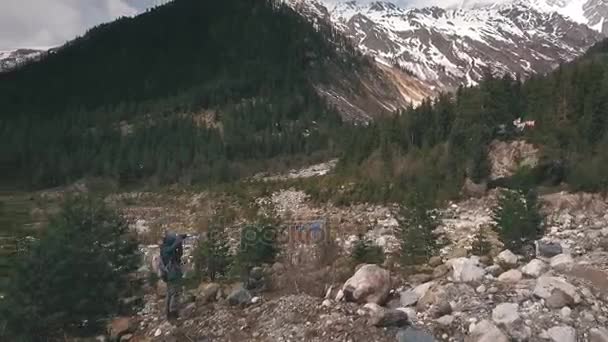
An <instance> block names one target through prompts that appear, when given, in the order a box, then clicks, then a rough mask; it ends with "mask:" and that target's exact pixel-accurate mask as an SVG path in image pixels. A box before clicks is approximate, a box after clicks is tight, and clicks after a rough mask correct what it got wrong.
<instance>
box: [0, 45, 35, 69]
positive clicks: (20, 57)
mask: <svg viewBox="0 0 608 342" xmlns="http://www.w3.org/2000/svg"><path fill="white" fill-rule="evenodd" d="M43 54H44V51H43V50H35V49H17V50H12V51H0V72H3V71H8V70H10V69H13V68H16V67H18V66H19V65H22V64H24V63H27V62H29V61H32V60H35V59H37V58H40V57H41V56H42V55H43Z"/></svg>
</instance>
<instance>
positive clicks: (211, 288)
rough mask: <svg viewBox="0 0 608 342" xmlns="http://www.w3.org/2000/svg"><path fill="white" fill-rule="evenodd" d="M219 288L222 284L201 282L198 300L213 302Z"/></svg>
mask: <svg viewBox="0 0 608 342" xmlns="http://www.w3.org/2000/svg"><path fill="white" fill-rule="evenodd" d="M219 290H220V284H217V283H210V284H201V285H200V286H199V287H198V290H197V293H198V296H197V300H198V301H199V302H200V303H202V304H206V303H211V302H213V301H214V300H215V299H216V298H217V293H218V291H219Z"/></svg>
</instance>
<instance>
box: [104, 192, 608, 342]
mask: <svg viewBox="0 0 608 342" xmlns="http://www.w3.org/2000/svg"><path fill="white" fill-rule="evenodd" d="M184 196H185V195H184ZM197 196H198V197H197ZM201 198H203V197H200V195H194V197H192V201H191V202H196V201H194V199H198V200H199V201H200V199H201ZM257 202H258V206H257V207H258V208H259V210H262V211H265V213H266V214H269V215H276V216H277V217H280V218H282V219H283V220H285V222H300V221H301V220H303V219H304V218H308V219H310V218H313V217H322V218H324V219H325V220H326V221H325V222H328V224H331V232H332V235H331V237H332V240H333V242H335V244H333V246H335V247H336V248H337V252H336V257H335V258H334V260H333V261H332V262H330V263H327V264H323V263H322V262H320V261H321V259H320V256H319V255H318V253H319V252H320V251H319V250H318V248H317V247H315V246H310V245H306V244H292V243H287V242H286V243H285V244H284V245H283V251H282V256H281V258H280V261H279V262H277V263H275V264H274V265H266V266H264V267H262V268H260V269H259V270H257V271H255V273H256V274H257V275H255V276H254V277H259V279H261V280H260V281H263V282H265V283H267V286H266V287H265V289H264V290H246V289H244V288H243V287H242V285H241V284H239V283H235V284H233V283H222V284H215V283H203V284H201V285H200V286H199V287H198V288H195V289H192V290H190V291H189V292H188V293H187V295H186V296H185V300H186V303H185V305H184V308H183V310H182V315H181V319H180V321H179V322H178V323H177V324H170V323H168V322H166V321H165V320H164V318H163V315H162V309H163V308H164V306H163V295H164V288H163V286H162V285H163V284H162V282H159V283H158V284H156V285H154V286H152V285H150V287H149V290H148V291H149V292H148V294H147V295H146V296H145V298H143V299H144V300H143V302H144V303H145V305H144V306H143V308H142V309H141V310H140V311H139V313H138V314H137V315H135V316H133V317H129V318H122V319H123V320H125V319H126V320H127V321H128V324H126V325H125V324H123V325H124V326H125V327H127V328H125V329H124V331H123V332H122V333H119V335H120V334H122V336H123V337H122V340H132V341H402V342H405V341H468V342H473V341H475V342H477V341H479V342H481V341H490V340H493V341H494V340H496V341H554V342H575V341H591V342H604V341H608V331H607V330H606V328H605V327H606V326H608V214H607V213H608V201H607V200H606V199H605V198H603V197H602V196H600V195H592V194H584V193H579V194H571V193H553V194H548V195H544V196H542V203H543V211H544V213H545V215H546V227H547V234H546V236H545V237H544V238H543V239H541V240H539V241H537V243H536V244H537V250H536V253H535V257H533V258H531V259H526V257H524V256H521V255H515V254H513V253H512V252H510V251H508V250H503V249H502V248H501V245H500V243H499V242H498V240H497V239H496V238H495V237H491V238H490V241H491V244H492V246H493V250H494V251H493V252H492V255H493V257H491V258H488V257H481V258H480V257H476V256H471V253H470V249H471V244H472V242H473V239H474V235H475V233H476V232H477V231H478V230H479V229H480V228H482V227H486V226H487V225H488V224H489V223H490V222H491V209H492V207H493V206H494V205H495V202H496V191H491V192H489V193H487V194H486V195H485V196H483V197H480V198H472V199H468V200H464V201H461V202H455V203H451V204H450V205H448V206H447V207H446V208H443V209H442V210H441V211H440V218H441V222H442V224H441V225H440V227H439V228H438V229H437V233H438V234H441V235H443V236H444V237H446V238H447V239H448V241H449V242H450V243H449V245H448V246H446V247H445V248H444V249H443V250H442V252H441V255H440V256H437V257H435V258H432V259H431V261H430V262H429V264H428V265H425V266H424V267H420V268H419V269H418V271H416V272H414V273H412V272H405V271H404V270H401V269H400V268H399V267H398V266H395V264H394V263H393V262H391V261H390V258H388V259H387V261H386V262H385V264H384V265H381V266H375V265H368V266H363V267H362V266H358V267H356V268H353V266H352V265H349V263H348V260H346V256H347V255H348V252H349V249H350V248H351V247H352V241H354V240H355V237H356V234H357V233H358V232H366V234H367V236H368V237H370V238H371V239H373V240H374V241H375V242H377V243H378V244H379V245H381V246H383V248H384V250H385V251H386V252H387V254H388V255H389V256H390V255H391V253H395V252H397V250H398V248H399V244H398V240H397V236H396V228H397V226H398V223H397V221H396V220H395V217H394V212H395V209H396V206H395V207H390V206H389V207H383V206H373V205H365V204H361V205H356V206H351V207H335V206H332V205H323V206H320V205H317V204H315V203H314V202H311V201H310V200H309V199H308V197H307V195H306V194H305V193H304V192H302V191H299V190H297V189H283V190H278V191H276V192H273V193H272V194H270V195H268V196H262V197H259V198H258V199H257ZM130 213H131V214H130V215H134V211H130ZM135 216H137V214H135ZM177 216H180V215H177ZM145 217H146V219H148V220H150V219H151V217H150V216H145ZM297 218H299V219H297ZM139 219H140V220H143V219H144V216H139ZM290 220H291V221H290ZM161 221H162V220H161ZM146 222H147V224H152V225H153V224H155V223H154V222H150V221H146ZM140 225H141V224H140ZM233 233H234V232H233ZM152 250H153V249H152ZM146 269H147V266H146V267H144V268H142V271H146ZM389 270H390V271H389ZM148 271H149V269H148ZM146 272H147V271H146ZM252 273H254V272H252ZM351 276H352V277H351ZM349 277H350V279H348V278H349ZM259 279H257V278H256V281H258V280H259ZM117 322H120V319H119V320H118V321H115V322H114V324H118V323H117ZM123 323H124V322H123Z"/></svg>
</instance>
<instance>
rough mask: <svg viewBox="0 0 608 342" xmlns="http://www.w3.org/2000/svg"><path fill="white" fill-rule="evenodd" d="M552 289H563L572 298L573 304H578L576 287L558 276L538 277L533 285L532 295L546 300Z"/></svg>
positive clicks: (578, 296) (578, 297)
mask: <svg viewBox="0 0 608 342" xmlns="http://www.w3.org/2000/svg"><path fill="white" fill-rule="evenodd" d="M554 289H559V290H561V291H563V292H564V293H565V294H566V295H568V296H570V297H571V298H572V300H573V302H574V303H575V304H579V303H580V302H581V296H580V295H579V294H578V292H577V290H576V287H575V286H574V285H572V284H570V283H568V282H567V281H566V280H564V279H563V278H559V277H549V276H541V277H539V278H538V279H537V280H536V286H535V287H534V295H535V296H537V297H540V298H543V299H545V300H546V299H547V298H549V297H551V295H552V294H553V290H554Z"/></svg>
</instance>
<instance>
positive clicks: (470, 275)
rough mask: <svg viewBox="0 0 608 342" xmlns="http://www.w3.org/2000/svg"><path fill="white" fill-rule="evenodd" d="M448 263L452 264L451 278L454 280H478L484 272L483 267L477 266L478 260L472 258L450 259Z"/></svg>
mask: <svg viewBox="0 0 608 342" xmlns="http://www.w3.org/2000/svg"><path fill="white" fill-rule="evenodd" d="M448 264H449V265H450V266H452V271H453V272H452V279H453V280H454V281H455V282H463V283H471V282H480V281H481V280H483V276H484V275H485V273H486V272H485V270H484V269H483V268H481V267H479V266H478V262H477V261H476V260H475V259H472V258H471V259H469V258H457V259H450V260H448Z"/></svg>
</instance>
